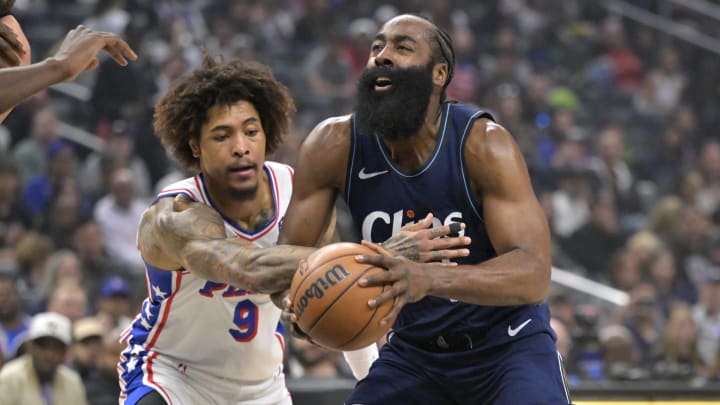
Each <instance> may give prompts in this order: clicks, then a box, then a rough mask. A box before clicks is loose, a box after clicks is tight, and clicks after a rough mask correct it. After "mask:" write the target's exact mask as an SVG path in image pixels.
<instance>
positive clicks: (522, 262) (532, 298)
mask: <svg viewBox="0 0 720 405" xmlns="http://www.w3.org/2000/svg"><path fill="white" fill-rule="evenodd" d="M429 266H432V267H435V266H438V268H428V269H427V270H428V271H432V272H433V278H432V283H431V286H430V292H429V295H434V296H439V297H444V298H448V299H451V298H452V299H456V300H459V301H463V302H468V303H472V304H476V305H488V306H508V305H527V304H537V303H539V302H542V301H543V300H544V299H545V298H546V296H547V293H548V290H549V288H550V264H549V263H545V262H543V261H542V260H541V259H539V258H538V257H536V256H534V255H532V254H530V253H528V252H527V251H525V250H522V249H519V248H517V249H513V250H511V251H509V252H506V253H504V254H502V255H501V256H498V257H496V258H494V259H491V260H488V261H486V262H484V263H482V264H479V265H467V266H457V267H446V266H445V267H440V266H439V265H436V264H434V265H429ZM509 269H512V271H511V270H509ZM515 269H516V270H515Z"/></svg>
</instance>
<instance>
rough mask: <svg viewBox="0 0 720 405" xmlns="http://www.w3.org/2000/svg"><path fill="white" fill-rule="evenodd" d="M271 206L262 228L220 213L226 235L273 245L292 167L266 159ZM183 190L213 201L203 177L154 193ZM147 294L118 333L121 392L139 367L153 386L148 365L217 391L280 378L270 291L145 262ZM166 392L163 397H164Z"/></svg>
mask: <svg viewBox="0 0 720 405" xmlns="http://www.w3.org/2000/svg"><path fill="white" fill-rule="evenodd" d="M264 170H265V172H266V173H267V176H268V179H269V180H270V186H271V189H272V193H273V199H274V203H275V216H274V218H273V219H272V220H271V221H270V222H269V223H268V224H267V225H266V226H264V227H263V228H262V229H258V230H257V231H254V232H248V231H246V230H243V229H242V228H240V227H239V226H238V225H237V224H235V223H234V222H233V221H232V220H231V219H229V218H227V217H224V219H225V229H226V231H227V235H228V237H238V238H242V239H245V240H247V241H251V242H253V243H255V244H256V245H258V246H260V247H268V246H273V245H275V243H276V242H277V239H278V234H279V229H280V224H281V223H282V220H283V217H284V215H285V211H286V210H287V207H288V204H289V202H290V194H291V192H292V176H293V171H292V168H290V166H287V165H284V164H280V163H275V162H265V165H264ZM178 194H184V195H186V196H188V197H190V198H191V199H193V200H195V201H199V202H202V203H205V204H208V205H210V206H213V207H214V205H213V202H212V200H211V198H210V197H209V195H208V193H207V189H206V186H205V183H204V181H203V177H202V175H201V174H200V175H197V176H194V177H191V178H187V179H185V180H181V181H179V182H177V183H174V184H172V185H170V186H167V187H165V189H163V190H162V191H161V192H160V193H159V194H158V198H164V197H172V196H175V195H178ZM146 274H147V279H146V280H147V288H148V297H147V298H146V299H145V301H144V302H143V305H142V311H141V312H140V313H139V314H138V315H137V316H136V317H135V319H134V321H133V322H132V324H131V325H130V326H129V327H128V328H127V329H126V330H125V332H123V334H122V336H121V340H122V341H123V342H127V344H128V347H127V349H126V350H125V351H124V352H123V353H122V355H121V361H120V364H119V368H120V370H119V371H120V379H121V386H123V388H124V389H125V386H126V385H127V384H130V383H131V381H130V379H133V380H134V379H137V377H138V376H137V375H136V374H137V373H138V372H136V371H135V370H139V372H140V373H141V377H142V379H143V381H144V385H149V386H151V387H153V388H155V389H156V390H157V391H159V392H161V393H162V387H157V386H155V385H153V383H154V382H153V380H152V379H153V370H152V368H153V363H154V362H155V363H159V362H160V361H161V360H162V361H163V362H164V363H165V364H173V365H174V367H175V368H177V370H179V371H180V372H181V373H183V374H187V375H188V376H190V377H192V376H196V377H197V378H194V379H193V380H192V381H196V382H198V383H203V384H204V383H205V382H208V381H212V383H213V385H215V387H217V388H218V389H221V390H224V388H222V387H226V388H227V389H228V390H231V389H233V387H234V389H235V390H241V388H240V387H242V386H243V385H245V386H247V385H252V384H254V383H258V382H260V381H263V380H267V379H270V378H273V377H277V376H278V375H282V359H283V351H284V341H283V332H282V324H281V323H280V313H281V311H280V309H279V308H277V307H276V306H275V305H274V304H273V303H272V301H271V300H270V296H269V295H265V294H255V293H253V292H251V291H246V290H242V289H240V288H236V287H234V286H231V285H227V284H223V283H215V282H210V281H207V280H204V279H202V278H199V277H196V276H195V275H194V274H192V273H191V272H189V271H186V270H184V269H179V270H174V271H167V270H160V269H157V268H153V267H152V266H150V265H148V264H146ZM164 396H165V395H164Z"/></svg>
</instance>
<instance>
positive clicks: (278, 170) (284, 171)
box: [265, 160, 295, 181]
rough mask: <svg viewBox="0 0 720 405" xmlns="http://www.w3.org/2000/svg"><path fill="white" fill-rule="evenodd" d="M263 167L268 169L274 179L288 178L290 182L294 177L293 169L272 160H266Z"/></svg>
mask: <svg viewBox="0 0 720 405" xmlns="http://www.w3.org/2000/svg"><path fill="white" fill-rule="evenodd" d="M265 167H267V168H268V169H270V171H271V172H272V174H273V175H274V176H275V177H277V178H280V179H283V178H286V177H289V178H290V180H291V181H292V178H293V176H294V175H295V169H294V168H293V167H292V166H290V165H289V164H287V163H281V162H276V161H273V160H266V161H265Z"/></svg>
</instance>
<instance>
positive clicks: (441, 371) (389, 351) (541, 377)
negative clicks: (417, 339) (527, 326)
mask: <svg viewBox="0 0 720 405" xmlns="http://www.w3.org/2000/svg"><path fill="white" fill-rule="evenodd" d="M569 403H570V395H569V392H568V390H567V386H566V384H565V379H564V368H563V366H562V358H561V357H560V355H559V354H558V353H557V350H556V347H555V342H554V340H553V338H552V337H551V336H550V335H549V334H547V333H537V334H533V335H530V336H528V337H526V338H523V339H520V340H516V341H514V342H511V343H507V344H504V345H501V346H496V347H492V348H490V349H469V350H465V351H457V352H432V351H429V350H426V349H420V348H418V347H416V346H414V345H411V344H410V343H408V342H406V341H404V340H402V339H400V338H399V337H398V336H391V337H390V340H389V341H388V343H387V344H386V345H384V346H383V348H382V350H381V351H380V358H379V359H378V360H376V361H375V363H373V365H372V367H371V368H370V373H369V374H368V376H367V377H366V378H365V379H363V380H361V381H359V382H358V383H357V385H356V386H355V389H354V390H353V392H352V393H351V394H350V396H349V397H348V399H347V400H346V401H345V404H346V405H384V404H402V405H411V404H418V405H420V404H457V405H464V404H484V405H517V404H523V405H533V404H537V405H540V404H542V405H560V404H563V405H567V404H569Z"/></svg>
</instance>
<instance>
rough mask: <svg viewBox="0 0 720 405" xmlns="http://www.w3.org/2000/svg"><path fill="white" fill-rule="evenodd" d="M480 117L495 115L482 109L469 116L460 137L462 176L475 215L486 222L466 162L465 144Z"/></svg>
mask: <svg viewBox="0 0 720 405" xmlns="http://www.w3.org/2000/svg"><path fill="white" fill-rule="evenodd" d="M479 118H488V119H491V120H493V117H492V116H491V115H490V114H488V113H487V112H485V111H482V110H478V111H476V112H475V113H474V114H473V115H471V116H470V117H469V118H468V121H467V124H466V125H465V129H464V130H463V133H462V137H461V138H460V150H459V153H460V176H461V178H462V182H463V187H464V188H465V197H466V198H467V201H468V204H470V208H472V210H473V212H474V213H475V216H477V218H478V219H479V220H480V221H481V222H483V223H484V222H485V219H484V218H483V216H482V206H478V204H477V203H476V202H475V200H474V199H473V196H472V193H471V192H470V178H469V176H468V173H467V167H466V164H465V144H466V143H467V140H468V137H469V136H470V130H471V129H472V127H473V124H474V123H475V122H477V120H478V119H479ZM493 121H494V120H493Z"/></svg>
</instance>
